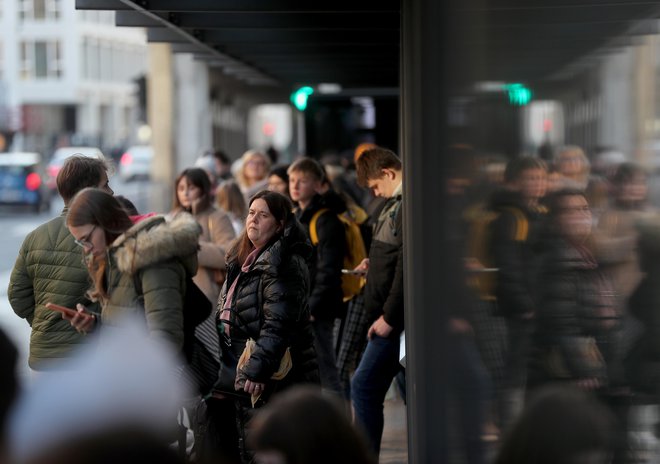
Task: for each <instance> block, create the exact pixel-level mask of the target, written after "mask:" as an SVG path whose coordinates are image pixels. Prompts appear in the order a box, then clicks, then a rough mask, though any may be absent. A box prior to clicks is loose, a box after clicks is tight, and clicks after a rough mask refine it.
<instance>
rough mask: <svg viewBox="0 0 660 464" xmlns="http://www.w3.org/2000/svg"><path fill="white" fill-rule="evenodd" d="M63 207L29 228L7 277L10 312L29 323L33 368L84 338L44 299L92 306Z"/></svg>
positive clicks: (60, 355)
mask: <svg viewBox="0 0 660 464" xmlns="http://www.w3.org/2000/svg"><path fill="white" fill-rule="evenodd" d="M65 216H66V209H65V210H64V211H63V212H62V215H60V216H59V217H57V218H55V219H52V220H50V221H48V222H47V223H45V224H42V225H41V226H39V227H37V228H36V229H35V230H33V231H32V232H30V233H29V234H28V236H27V237H26V238H25V240H24V241H23V244H22V245H21V249H20V251H19V252H18V257H17V258H16V264H14V269H13V270H12V273H11V278H10V280H9V289H8V296H9V303H10V304H11V307H12V309H13V310H14V312H15V313H16V314H17V315H18V316H19V317H22V318H23V319H25V320H27V322H28V323H29V324H30V326H31V327H32V335H31V336H30V357H29V359H28V364H29V365H30V367H31V368H32V369H37V370H39V369H42V368H43V367H44V363H45V362H47V361H53V360H57V359H61V358H65V357H67V356H68V355H69V353H70V351H71V350H72V349H73V348H75V347H76V346H78V345H80V344H81V343H83V341H84V337H83V336H82V335H81V334H79V333H78V332H76V330H75V329H74V328H73V327H72V326H71V324H69V322H68V321H65V320H64V319H62V316H61V315H60V314H59V313H57V312H55V311H51V310H49V309H46V307H45V305H46V303H49V302H51V303H56V304H59V305H62V306H66V307H67V308H75V307H76V304H77V303H81V304H83V305H85V306H87V307H88V308H90V309H91V310H93V311H96V310H97V309H96V306H92V307H90V301H89V299H88V298H87V297H86V296H85V293H86V292H87V290H88V289H89V286H90V279H89V273H88V272H87V268H86V267H85V265H84V264H83V262H82V249H81V248H80V247H79V246H77V245H76V244H75V243H74V241H73V236H72V235H71V234H70V233H69V230H68V229H67V227H66V224H65Z"/></svg>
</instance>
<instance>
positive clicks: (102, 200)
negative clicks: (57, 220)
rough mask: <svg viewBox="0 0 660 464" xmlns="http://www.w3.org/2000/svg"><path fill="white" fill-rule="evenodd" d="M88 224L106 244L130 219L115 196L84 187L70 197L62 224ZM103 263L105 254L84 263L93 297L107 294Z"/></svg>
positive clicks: (117, 234) (120, 231)
mask: <svg viewBox="0 0 660 464" xmlns="http://www.w3.org/2000/svg"><path fill="white" fill-rule="evenodd" d="M88 224H89V225H93V226H96V227H99V228H101V229H102V230H103V232H104V234H105V241H106V243H107V244H110V243H112V242H114V241H115V239H116V238H117V237H119V236H120V235H121V234H123V233H124V232H126V231H127V230H128V229H129V228H130V227H131V226H132V225H133V222H132V221H131V219H130V218H129V217H128V213H127V212H126V210H125V209H124V207H123V206H122V204H121V203H119V201H117V199H116V198H115V197H113V196H112V195H110V194H109V193H108V192H105V191H103V190H100V189H95V188H86V189H84V190H81V191H80V192H79V193H78V194H77V195H76V196H75V197H73V200H72V201H71V204H70V205H69V213H68V214H67V216H66V225H67V226H73V227H80V226H84V225H88ZM106 265H107V262H106V259H105V256H103V257H93V258H92V260H91V262H90V263H88V268H89V273H90V274H91V276H92V281H93V282H94V289H93V290H91V291H90V292H89V296H90V298H92V299H93V300H96V299H99V298H107V296H108V295H107V293H106V291H105V285H104V283H103V274H104V272H105V267H106Z"/></svg>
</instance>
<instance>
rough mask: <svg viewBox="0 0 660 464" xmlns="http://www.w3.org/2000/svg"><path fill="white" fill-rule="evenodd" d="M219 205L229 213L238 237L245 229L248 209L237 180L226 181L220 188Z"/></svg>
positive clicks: (217, 194) (218, 193) (217, 197)
mask: <svg viewBox="0 0 660 464" xmlns="http://www.w3.org/2000/svg"><path fill="white" fill-rule="evenodd" d="M215 198H216V203H217V205H218V206H219V207H220V208H221V209H222V210H223V211H224V212H226V213H227V215H228V216H229V219H230V220H231V224H232V226H233V228H234V233H235V235H236V236H237V237H238V236H239V235H240V234H241V232H243V228H244V227H245V217H246V216H247V207H246V205H245V198H243V193H241V189H240V188H239V187H238V184H237V183H236V181H235V180H226V181H224V182H222V183H221V184H220V185H219V186H218V190H217V192H216V196H215Z"/></svg>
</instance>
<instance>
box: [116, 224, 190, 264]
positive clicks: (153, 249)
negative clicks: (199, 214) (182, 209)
mask: <svg viewBox="0 0 660 464" xmlns="http://www.w3.org/2000/svg"><path fill="white" fill-rule="evenodd" d="M201 231H202V228H201V226H200V225H199V224H198V223H197V221H196V220H195V218H193V217H192V216H191V215H189V214H179V215H177V216H176V217H175V218H174V219H172V220H171V221H166V220H165V217H164V216H160V215H159V216H153V217H150V218H147V219H144V220H143V221H140V222H139V223H137V224H135V225H134V226H133V227H131V228H130V229H128V230H127V231H126V232H125V233H123V234H122V235H120V236H119V237H117V239H116V240H115V241H114V242H113V243H112V245H111V246H110V250H109V252H110V253H111V254H112V255H114V258H115V260H116V262H117V267H118V269H119V270H120V271H121V272H126V273H129V274H134V273H135V272H136V271H137V270H139V269H142V268H144V267H146V266H150V265H152V264H155V263H158V262H162V261H166V260H169V259H172V258H178V259H180V260H181V263H182V264H183V265H184V266H185V268H186V271H187V272H188V273H190V274H191V275H194V274H195V273H196V272H197V250H198V249H199V236H200V234H201Z"/></svg>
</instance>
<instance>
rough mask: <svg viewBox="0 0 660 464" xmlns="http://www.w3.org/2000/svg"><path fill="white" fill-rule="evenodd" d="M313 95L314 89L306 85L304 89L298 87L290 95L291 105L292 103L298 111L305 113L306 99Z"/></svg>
mask: <svg viewBox="0 0 660 464" xmlns="http://www.w3.org/2000/svg"><path fill="white" fill-rule="evenodd" d="M313 93H314V89H313V88H311V87H309V86H307V85H306V86H305V87H300V88H299V89H298V90H296V91H295V92H293V93H292V94H291V103H293V106H295V107H296V108H298V109H299V110H300V111H305V108H307V99H308V98H309V96H310V95H311V94H313Z"/></svg>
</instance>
